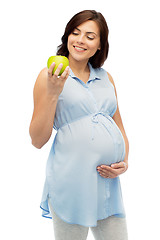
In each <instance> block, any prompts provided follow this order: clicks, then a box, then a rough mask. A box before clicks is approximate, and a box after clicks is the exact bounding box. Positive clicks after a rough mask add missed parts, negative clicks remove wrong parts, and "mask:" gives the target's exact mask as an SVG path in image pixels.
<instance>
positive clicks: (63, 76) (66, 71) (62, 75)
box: [61, 66, 70, 79]
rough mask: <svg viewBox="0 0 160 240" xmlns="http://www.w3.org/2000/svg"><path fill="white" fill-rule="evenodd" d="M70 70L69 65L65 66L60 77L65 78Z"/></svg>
mask: <svg viewBox="0 0 160 240" xmlns="http://www.w3.org/2000/svg"><path fill="white" fill-rule="evenodd" d="M69 73H70V70H69V66H67V67H66V68H65V70H64V72H63V73H62V74H61V78H62V79H67V78H68V76H69Z"/></svg>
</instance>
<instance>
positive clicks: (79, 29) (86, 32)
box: [75, 27, 97, 36]
mask: <svg viewBox="0 0 160 240" xmlns="http://www.w3.org/2000/svg"><path fill="white" fill-rule="evenodd" d="M75 29H77V30H78V31H80V32H81V30H80V29H79V28H77V27H76V28H75ZM86 33H87V34H90V33H93V34H95V35H96V36H97V34H96V33H95V32H86Z"/></svg>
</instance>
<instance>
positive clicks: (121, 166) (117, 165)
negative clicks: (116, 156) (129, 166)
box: [111, 162, 125, 168]
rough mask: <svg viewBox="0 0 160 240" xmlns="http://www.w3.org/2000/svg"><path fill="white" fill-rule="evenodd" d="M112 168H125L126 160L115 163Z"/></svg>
mask: <svg viewBox="0 0 160 240" xmlns="http://www.w3.org/2000/svg"><path fill="white" fill-rule="evenodd" d="M111 167H112V168H124V167H125V165H124V162H119V163H114V164H112V165H111Z"/></svg>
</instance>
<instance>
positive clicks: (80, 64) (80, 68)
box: [68, 56, 89, 74]
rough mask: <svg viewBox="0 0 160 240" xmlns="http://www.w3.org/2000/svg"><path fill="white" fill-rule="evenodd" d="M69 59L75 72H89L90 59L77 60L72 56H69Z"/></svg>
mask: <svg viewBox="0 0 160 240" xmlns="http://www.w3.org/2000/svg"><path fill="white" fill-rule="evenodd" d="M68 59H69V66H70V68H71V69H72V71H73V72H74V74H84V73H86V72H89V67H88V60H87V61H76V60H75V59H73V58H72V57H70V56H69V57H68Z"/></svg>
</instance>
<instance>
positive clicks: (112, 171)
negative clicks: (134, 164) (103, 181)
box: [97, 73, 129, 178]
mask: <svg viewBox="0 0 160 240" xmlns="http://www.w3.org/2000/svg"><path fill="white" fill-rule="evenodd" d="M108 77H109V80H110V82H111V83H112V84H113V86H114V89H115V94H116V97H117V93H116V88H115V84H114V81H113V78H112V76H111V75H110V74H109V73H108ZM113 120H114V121H115V123H116V124H117V126H118V127H119V129H120V130H121V133H122V135H123V138H124V141H125V150H126V154H125V158H124V161H123V162H119V163H115V164H112V165H111V167H110V166H107V165H104V164H103V165H101V166H98V167H97V170H98V172H99V173H100V175H101V176H102V177H104V178H108V177H109V178H115V177H117V176H119V175H120V174H122V173H124V172H125V171H126V170H127V169H128V153H129V142H128V138H127V135H126V132H125V130H124V126H123V123H122V118H121V115H120V112H119V107H118V100H117V110H116V112H115V114H114V116H113Z"/></svg>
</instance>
